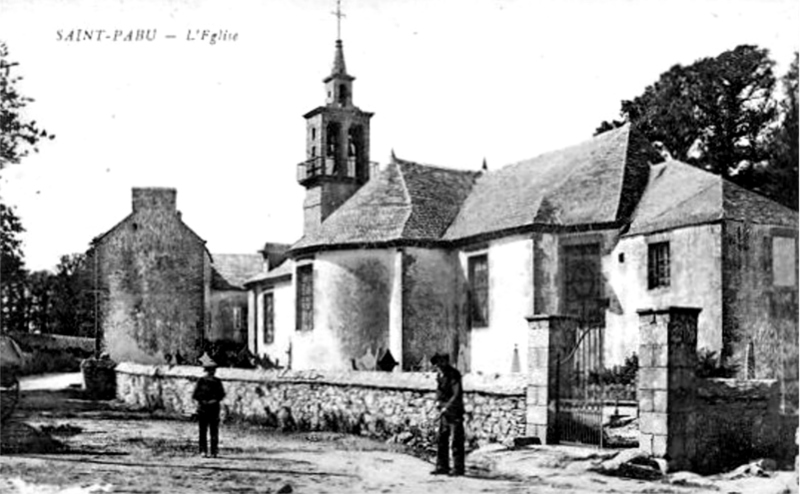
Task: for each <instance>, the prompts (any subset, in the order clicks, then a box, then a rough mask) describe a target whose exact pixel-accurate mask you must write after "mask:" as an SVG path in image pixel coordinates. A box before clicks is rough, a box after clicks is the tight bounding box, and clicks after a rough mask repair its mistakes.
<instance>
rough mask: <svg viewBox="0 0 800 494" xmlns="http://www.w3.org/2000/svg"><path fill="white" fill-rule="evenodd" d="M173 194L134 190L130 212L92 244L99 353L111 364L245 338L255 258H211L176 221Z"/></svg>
mask: <svg viewBox="0 0 800 494" xmlns="http://www.w3.org/2000/svg"><path fill="white" fill-rule="evenodd" d="M176 196H177V191H176V190H175V189H169V188H134V189H133V211H132V212H131V214H129V215H128V216H126V217H125V218H124V219H123V220H122V221H120V222H119V223H118V224H117V225H115V226H114V227H113V228H111V229H110V230H109V231H107V232H106V233H104V234H102V235H100V236H98V237H96V238H95V239H94V240H93V241H92V247H91V249H90V250H89V253H88V256H89V262H90V263H91V265H92V267H93V270H94V277H95V287H96V291H97V293H98V297H97V300H98V304H97V305H98V307H97V310H98V315H99V317H98V319H99V325H100V330H101V331H100V334H99V335H98V337H99V338H100V339H101V347H102V349H103V351H104V352H107V353H108V354H109V355H110V356H111V358H112V359H114V360H116V361H130V362H139V363H162V362H164V361H165V360H166V358H167V356H176V355H180V356H181V357H182V358H184V359H187V360H189V361H192V360H194V359H195V358H197V357H198V356H199V353H200V350H201V348H202V345H203V342H204V341H205V340H217V339H231V340H234V341H239V342H242V343H243V342H244V340H245V338H246V321H247V294H246V292H245V291H244V289H243V285H242V284H243V281H244V280H245V279H247V278H250V277H252V276H253V275H254V274H256V273H258V272H259V271H260V270H261V269H262V263H261V257H260V256H258V255H215V256H212V255H211V254H210V253H209V252H208V249H207V248H206V242H205V240H203V239H202V238H201V237H200V236H199V235H197V233H195V232H194V231H193V230H192V229H191V228H189V226H187V225H186V223H184V222H183V220H182V219H181V214H180V212H179V211H178V210H177V207H176Z"/></svg>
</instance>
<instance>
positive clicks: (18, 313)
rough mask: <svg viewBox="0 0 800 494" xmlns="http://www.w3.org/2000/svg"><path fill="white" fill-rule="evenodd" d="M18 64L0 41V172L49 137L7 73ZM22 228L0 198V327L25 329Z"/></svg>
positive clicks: (25, 274) (50, 136) (27, 99)
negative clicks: (30, 114) (33, 118)
mask: <svg viewBox="0 0 800 494" xmlns="http://www.w3.org/2000/svg"><path fill="white" fill-rule="evenodd" d="M17 65H18V64H17V63H16V62H11V61H10V60H9V58H8V47H7V46H6V44H5V43H3V42H2V41H0V171H2V170H3V169H4V168H5V167H6V166H8V165H10V164H17V163H19V162H20V160H21V159H22V158H23V157H25V156H26V155H28V154H29V153H30V150H31V149H33V150H34V151H36V150H37V148H36V143H38V142H39V140H40V139H44V138H47V139H53V137H54V136H53V135H52V134H49V133H48V132H47V131H45V130H43V129H41V128H40V127H39V126H38V125H37V124H36V121H28V120H27V118H26V116H25V114H24V110H25V106H26V105H27V104H28V103H30V102H32V101H33V99H31V98H28V97H26V96H23V95H22V94H20V93H19V92H18V91H17V88H16V85H17V83H18V82H19V81H20V80H21V79H22V78H21V77H19V76H14V75H12V74H11V69H12V68H13V67H15V66H17ZM23 231H24V228H23V227H22V223H21V222H20V219H19V217H18V216H17V215H16V213H15V212H14V210H13V209H12V208H11V207H10V206H8V205H6V204H4V203H3V202H2V200H0V330H1V331H26V330H27V329H28V321H27V310H28V305H29V304H28V301H27V300H26V297H27V296H28V292H29V290H28V286H27V281H28V280H27V275H28V273H27V271H26V270H25V262H24V257H23V253H22V242H21V241H20V238H19V235H20V234H21V233H22V232H23Z"/></svg>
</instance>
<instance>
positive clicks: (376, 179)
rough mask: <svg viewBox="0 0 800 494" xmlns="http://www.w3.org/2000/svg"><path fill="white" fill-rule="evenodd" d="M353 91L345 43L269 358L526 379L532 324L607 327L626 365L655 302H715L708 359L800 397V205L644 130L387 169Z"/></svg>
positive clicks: (317, 119)
mask: <svg viewBox="0 0 800 494" xmlns="http://www.w3.org/2000/svg"><path fill="white" fill-rule="evenodd" d="M353 80H354V78H353V77H352V76H350V75H349V74H348V73H347V71H346V69H345V64H344V54H343V48H342V44H341V41H338V40H337V42H336V49H335V56H334V64H333V70H332V72H331V74H330V75H329V76H328V77H327V78H325V79H324V83H325V87H326V91H327V97H326V101H325V105H324V106H320V107H318V108H316V109H315V110H313V111H311V112H309V113H307V114H306V115H305V117H306V119H307V136H306V160H305V161H304V162H302V163H300V164H299V165H298V181H299V183H300V184H301V185H302V186H303V187H305V188H306V191H307V192H306V200H305V203H304V209H305V221H304V234H303V237H302V238H301V239H300V240H299V241H297V242H296V243H295V244H294V245H292V247H291V249H290V250H289V259H288V260H287V261H286V262H285V263H283V264H280V265H277V266H272V267H271V269H270V270H269V271H268V272H267V273H264V274H262V275H260V276H259V277H258V278H255V279H252V280H251V281H250V282H248V284H247V286H248V287H250V288H251V296H250V307H251V313H252V314H253V317H251V318H250V324H249V332H250V337H249V338H248V340H249V341H250V342H251V349H252V350H253V351H256V352H257V353H259V354H265V355H270V356H274V357H277V356H282V355H289V356H290V360H289V362H290V363H291V366H292V368H295V369H309V368H318V369H322V368H339V369H344V368H351V366H352V365H353V361H354V360H358V359H362V358H364V356H371V355H376V354H380V353H381V352H384V351H386V350H387V349H388V350H389V351H390V352H391V354H392V356H393V357H394V358H395V359H396V360H397V361H398V362H399V363H400V368H401V369H402V370H414V369H419V368H421V367H425V365H426V362H427V359H428V358H429V357H430V356H431V355H432V354H433V353H434V352H440V351H446V352H448V353H449V354H451V355H452V356H453V359H454V360H455V361H456V363H457V365H458V367H460V368H461V369H462V370H465V371H473V372H483V373H515V372H520V371H523V370H524V369H527V368H528V363H529V362H528V361H529V359H531V358H533V356H531V355H529V354H528V353H529V352H528V344H527V342H528V324H527V322H526V319H525V318H526V316H530V315H536V314H550V315H569V316H574V317H577V318H579V319H580V320H581V321H582V324H584V325H589V326H599V327H602V328H604V329H603V341H602V355H603V358H604V360H605V363H606V365H613V364H621V363H622V362H623V360H624V359H625V357H626V356H628V355H630V354H632V353H634V352H636V351H637V349H638V347H639V341H638V315H637V310H640V309H648V308H653V307H661V306H667V305H679V306H691V307H698V308H701V309H702V310H701V312H700V314H699V319H698V346H699V347H704V348H708V349H710V350H714V351H717V352H719V353H720V354H722V355H726V356H731V357H732V358H733V360H734V362H735V363H737V364H739V368H740V372H741V373H742V375H746V376H755V377H786V380H785V383H786V386H787V389H788V388H793V389H795V395H796V386H797V381H796V374H797V276H796V272H797V255H796V251H797V230H798V228H797V224H798V216H797V213H796V212H795V211H792V210H789V209H787V208H785V207H783V206H781V205H779V204H777V203H775V202H772V201H770V200H768V199H766V198H764V197H761V196H759V195H758V194H755V193H753V192H750V191H747V190H744V189H741V188H740V187H737V186H736V185H734V184H732V183H730V182H728V181H726V180H724V179H722V178H721V177H718V176H715V175H712V174H709V173H707V172H704V171H702V170H699V169H697V168H693V167H691V166H689V165H686V164H683V163H680V162H676V161H667V162H663V159H662V158H661V156H660V155H659V154H658V153H656V152H655V151H654V150H653V149H652V148H651V147H650V145H649V144H648V143H647V142H646V141H645V140H644V139H643V138H642V137H641V136H639V135H638V134H637V133H636V131H635V129H632V128H630V127H629V126H625V127H622V128H619V129H616V130H613V131H609V132H606V133H604V134H601V135H599V136H596V137H595V138H593V139H591V140H588V141H586V142H583V143H580V144H577V145H574V146H571V147H568V148H565V149H561V150H557V151H553V152H550V153H546V154H543V155H541V156H538V157H535V158H532V159H529V160H525V161H522V162H519V163H515V164H511V165H509V166H506V167H503V168H500V169H498V170H496V171H491V172H490V171H486V170H483V171H463V170H455V169H447V168H440V167H436V166H431V165H425V164H420V163H416V162H412V161H408V160H404V159H400V158H397V157H396V156H394V155H393V156H392V157H391V160H390V162H389V163H388V164H386V165H385V166H381V167H377V166H375V165H373V164H371V163H370V162H369V119H370V117H371V116H372V114H371V113H367V112H364V111H362V110H360V109H359V108H358V107H356V106H355V105H354V102H353V101H354V92H353ZM256 343H257V344H256ZM790 376H791V377H790Z"/></svg>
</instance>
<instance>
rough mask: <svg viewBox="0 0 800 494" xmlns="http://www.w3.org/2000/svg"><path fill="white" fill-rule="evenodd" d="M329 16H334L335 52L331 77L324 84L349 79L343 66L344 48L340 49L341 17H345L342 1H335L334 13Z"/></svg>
mask: <svg viewBox="0 0 800 494" xmlns="http://www.w3.org/2000/svg"><path fill="white" fill-rule="evenodd" d="M331 14H333V15H335V16H336V52H335V53H334V55H333V69H332V70H331V75H330V76H328V78H326V79H325V82H328V81H329V80H330V79H333V78H335V77H342V78H349V77H350V76H348V75H347V68H346V67H345V65H344V48H342V17H345V15H344V13H342V0H336V11H335V12H331ZM350 80H352V79H350Z"/></svg>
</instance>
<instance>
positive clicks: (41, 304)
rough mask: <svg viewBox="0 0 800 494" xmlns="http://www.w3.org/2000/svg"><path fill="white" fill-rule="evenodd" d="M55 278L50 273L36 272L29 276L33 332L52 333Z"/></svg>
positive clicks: (31, 326)
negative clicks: (51, 321)
mask: <svg viewBox="0 0 800 494" xmlns="http://www.w3.org/2000/svg"><path fill="white" fill-rule="evenodd" d="M53 277H54V275H53V273H51V272H50V271H35V272H33V273H30V274H29V275H28V280H27V281H28V324H29V329H30V330H31V331H36V332H41V333H48V332H50V327H51V323H50V318H51V317H52V306H53V297H54V293H53Z"/></svg>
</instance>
